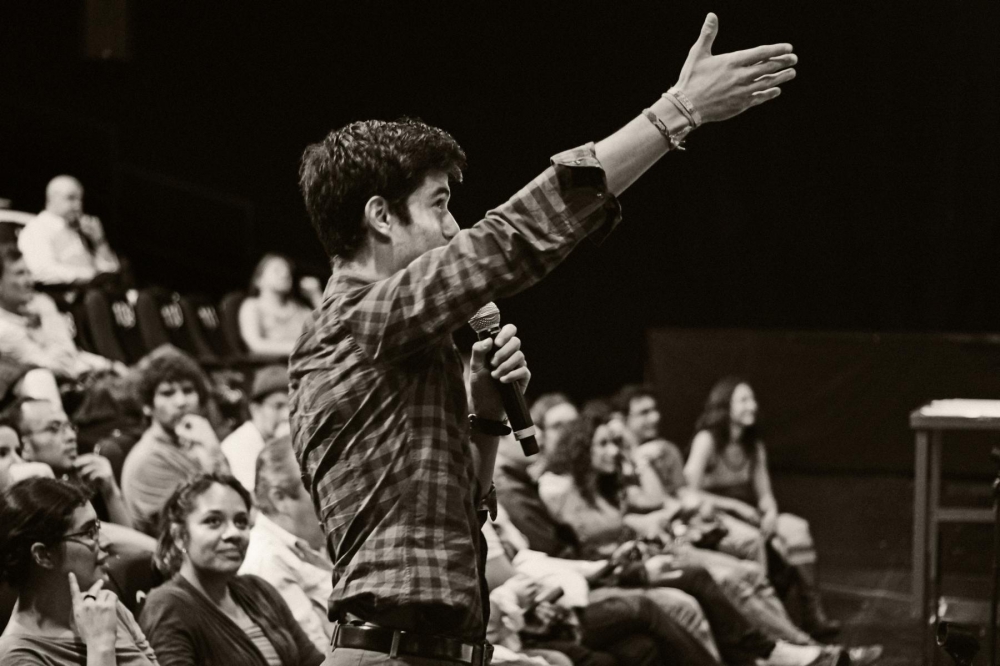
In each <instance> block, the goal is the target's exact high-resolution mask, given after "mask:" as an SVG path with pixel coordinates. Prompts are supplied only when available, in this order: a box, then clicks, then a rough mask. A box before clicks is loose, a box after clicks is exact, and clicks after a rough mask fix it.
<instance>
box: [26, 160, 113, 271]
mask: <svg viewBox="0 0 1000 666" xmlns="http://www.w3.org/2000/svg"><path fill="white" fill-rule="evenodd" d="M17 242H18V246H19V247H20V248H21V252H23V253H24V258H25V261H27V263H28V267H29V268H30V269H31V272H32V274H33V276H34V279H35V280H37V281H38V282H39V283H42V284H45V285H60V286H71V285H72V286H76V285H82V284H86V283H88V282H91V281H92V280H93V279H94V278H95V277H97V276H98V275H100V274H102V273H117V272H118V271H119V270H121V262H119V260H118V257H117V256H116V255H115V253H114V251H113V250H112V249H111V246H110V245H108V241H107V238H105V236H104V227H103V226H101V221H100V220H99V219H98V218H96V217H94V216H93V215H85V214H84V213H83V186H82V185H81V184H80V181H78V180H77V179H76V178H73V177H72V176H56V177H55V178H53V179H52V180H51V181H49V184H48V187H46V188H45V210H43V211H42V212H41V213H39V214H38V215H37V216H36V217H35V218H34V219H33V220H31V221H30V222H28V224H26V225H25V227H24V229H23V230H22V231H21V234H20V236H18V241H17Z"/></svg>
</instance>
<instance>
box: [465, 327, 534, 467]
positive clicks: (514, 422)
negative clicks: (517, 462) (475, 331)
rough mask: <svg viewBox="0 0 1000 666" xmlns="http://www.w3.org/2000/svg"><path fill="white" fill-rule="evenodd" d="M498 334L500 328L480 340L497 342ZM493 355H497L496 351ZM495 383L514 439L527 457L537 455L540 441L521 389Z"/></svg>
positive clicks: (480, 334)
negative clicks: (536, 435)
mask: <svg viewBox="0 0 1000 666" xmlns="http://www.w3.org/2000/svg"><path fill="white" fill-rule="evenodd" d="M498 333H500V328H499V327H497V328H492V329H490V330H489V331H483V332H482V333H479V339H480V340H483V339H485V338H487V337H489V338H490V339H491V340H493V341H494V342H495V341H496V336H497V334H498ZM493 354H494V355H495V354H496V351H494V352H493ZM492 362H493V359H492V357H491V358H490V360H489V363H490V364H491V365H492ZM493 381H495V382H496V384H497V389H498V390H499V391H500V399H501V400H502V401H503V409H504V411H505V412H506V413H507V420H508V421H510V427H511V430H513V431H514V438H515V439H517V441H518V442H520V444H521V450H522V451H523V452H524V455H525V456H533V455H535V454H536V453H538V440H537V439H535V424H534V422H533V421H532V420H531V412H530V411H528V405H527V403H526V402H525V401H524V395H523V394H522V393H521V388H520V387H519V386H518V385H517V384H515V383H513V382H511V383H508V384H505V383H503V382H501V381H500V380H499V379H495V380H493Z"/></svg>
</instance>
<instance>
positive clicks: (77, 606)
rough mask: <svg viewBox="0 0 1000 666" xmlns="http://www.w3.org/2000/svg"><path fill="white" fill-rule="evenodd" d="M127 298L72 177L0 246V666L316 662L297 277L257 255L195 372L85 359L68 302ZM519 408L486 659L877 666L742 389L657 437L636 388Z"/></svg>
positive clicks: (151, 360) (496, 548)
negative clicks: (295, 411) (841, 612)
mask: <svg viewBox="0 0 1000 666" xmlns="http://www.w3.org/2000/svg"><path fill="white" fill-rule="evenodd" d="M136 292H137V290H136V285H135V283H134V280H133V278H132V277H131V275H130V271H129V265H128V261H127V260H126V259H125V258H123V257H120V256H119V255H118V254H117V253H116V252H115V250H114V249H113V248H111V247H110V245H109V244H108V242H107V239H106V238H105V236H104V232H103V228H102V226H101V223H100V220H99V219H97V218H96V217H93V216H90V215H86V214H84V212H83V187H82V185H81V184H80V182H79V181H77V180H76V179H75V178H72V177H69V176H59V177H57V178H54V179H53V180H52V181H51V182H50V183H49V185H48V188H47V190H46V208H45V210H44V211H42V212H41V213H39V214H38V215H37V216H35V217H34V218H32V219H31V220H30V221H28V222H27V223H26V224H25V225H24V227H23V229H21V230H20V232H19V234H17V239H16V243H8V244H5V245H2V246H0V392H2V396H0V406H2V415H0V424H2V425H0V492H2V499H0V553H2V554H3V555H2V557H0V624H2V625H3V626H4V627H5V629H4V631H3V635H2V637H0V661H2V662H3V663H4V664H7V663H11V664H36V663H45V664H77V663H89V664H94V663H118V664H155V663H160V664H207V663H215V664H219V663H234V664H260V665H268V664H284V665H286V666H287V665H291V664H319V663H321V662H322V661H323V659H324V655H325V654H327V652H328V651H329V645H330V640H331V631H332V627H333V624H332V622H331V620H330V618H329V617H328V616H327V611H326V608H327V599H328V597H329V595H330V593H331V591H332V581H331V572H332V570H333V564H332V562H331V559H330V553H331V552H336V550H335V548H333V547H331V544H328V543H327V540H326V536H325V534H324V532H323V529H322V528H321V523H320V520H319V517H318V516H317V513H316V508H315V504H314V502H313V498H311V497H310V496H309V493H308V492H307V491H306V489H305V487H304V486H303V482H302V478H301V472H300V469H299V465H298V463H297V461H296V457H295V453H294V451H293V448H292V444H291V438H290V427H289V409H288V393H289V377H288V372H287V363H286V357H287V356H288V354H289V353H290V352H291V350H292V347H293V346H294V344H295V342H296V340H297V338H298V336H299V334H300V332H301V330H302V327H303V324H304V323H305V322H306V320H307V318H308V317H310V313H311V310H312V308H313V307H316V306H317V305H318V304H319V303H320V302H321V300H322V298H323V294H322V288H321V282H320V280H319V279H318V278H316V277H309V276H306V277H305V278H304V279H299V280H298V281H296V278H295V275H294V268H293V266H292V264H291V262H290V261H289V260H288V259H286V258H284V257H282V256H280V255H276V254H268V255H266V256H264V257H263V258H262V259H261V260H260V262H259V264H258V266H257V268H256V269H255V270H254V272H253V274H252V275H251V277H250V280H249V285H248V288H247V290H246V292H245V293H244V294H242V295H241V297H240V298H239V302H238V304H237V305H236V307H235V308H234V311H235V317H234V320H235V322H236V328H237V332H238V335H239V338H240V340H241V342H242V344H243V345H244V348H243V350H242V352H243V353H242V354H240V355H238V356H237V357H234V358H228V359H225V358H216V359H214V360H213V362H211V363H206V362H205V359H204V358H199V357H198V355H197V354H195V353H192V350H191V349H187V350H185V349H182V348H180V347H178V346H176V345H172V344H165V345H159V346H156V347H154V348H151V349H143V350H142V351H143V353H142V354H141V356H138V357H137V358H132V359H129V358H112V357H109V356H105V355H102V354H101V353H98V352H97V351H94V350H95V349H99V348H101V347H99V346H98V345H95V344H93V342H94V341H93V339H91V340H85V339H84V336H82V335H81V330H80V329H81V328H82V326H81V325H80V322H81V319H80V317H81V316H85V315H80V310H79V309H78V306H79V305H80V304H81V303H84V302H88V303H89V304H90V305H93V303H94V302H95V299H96V300H97V301H99V300H100V299H101V298H104V299H106V300H107V301H108V302H111V303H124V304H125V305H124V307H129V306H130V305H134V304H135V302H136V300H137V296H136ZM160 314H162V315H163V317H164V318H166V319H170V317H174V316H176V312H174V311H172V310H171V309H170V304H169V303H168V304H167V305H165V306H163V307H162V308H160ZM168 323H169V322H168ZM91 332H93V327H92V328H91ZM119 342H121V341H119ZM85 346H87V347H90V348H89V349H85V348H83V347H85ZM531 414H532V418H533V419H534V422H535V424H536V425H537V427H538V432H539V437H538V439H539V443H540V445H541V454H540V455H538V456H536V457H534V458H525V457H524V455H523V454H522V453H521V451H520V448H519V446H518V444H517V442H516V441H515V440H514V439H513V438H512V437H506V438H503V439H502V440H501V444H500V451H499V454H498V458H497V463H496V470H495V475H494V481H495V485H496V493H497V499H498V503H497V512H496V515H495V516H493V520H492V521H487V522H486V524H485V525H484V526H483V532H484V538H485V539H486V542H487V543H488V544H489V548H488V560H487V564H486V579H487V583H488V586H489V590H490V595H489V597H490V607H491V614H490V622H489V628H488V638H489V640H490V642H491V643H492V644H493V645H494V646H495V652H494V656H493V661H494V662H496V663H518V664H537V665H539V666H544V665H546V664H551V665H553V666H566V665H570V664H576V665H578V666H590V665H595V666H596V665H600V666H615V665H620V666H633V665H635V664H641V665H644V666H658V665H668V664H695V665H697V664H706V665H708V664H730V665H743V664H757V663H768V664H799V665H803V666H804V665H806V664H846V663H855V664H865V663H871V662H872V661H874V660H876V659H877V658H878V656H879V654H880V652H881V650H880V648H878V647H877V646H876V647H863V648H850V649H848V648H845V647H843V646H839V645H836V644H831V643H830V641H831V640H832V638H833V637H834V636H836V634H837V632H838V630H839V624H838V623H837V622H836V621H835V620H833V619H831V618H829V617H828V616H827V615H826V613H825V612H824V609H823V604H822V600H821V598H820V594H819V588H818V585H817V580H818V578H817V560H818V558H817V553H816V548H815V544H814V543H813V540H812V537H811V534H810V529H809V524H808V522H807V521H806V520H804V519H803V518H801V517H798V516H794V515H791V514H788V513H784V512H782V511H781V510H780V508H779V504H778V501H777V499H776V497H775V495H774V492H773V490H772V486H771V479H770V473H769V468H768V461H767V452H766V446H765V443H764V441H763V439H762V433H761V430H760V428H759V427H758V405H757V402H756V399H755V396H754V393H753V389H752V386H751V385H750V383H749V382H748V381H746V380H745V379H741V378H737V377H727V378H724V379H722V380H720V381H719V382H718V383H717V384H716V386H715V387H714V388H713V389H712V391H711V393H710V394H709V396H707V399H706V402H705V409H704V412H703V414H702V415H701V416H700V418H699V419H698V421H697V423H696V424H693V425H694V427H693V429H692V432H691V438H690V440H689V441H687V442H683V443H681V445H678V444H675V443H673V442H670V441H667V440H665V439H664V438H663V437H662V436H661V434H660V432H659V421H660V414H659V411H658V408H657V401H656V393H655V391H654V390H652V389H651V388H649V387H644V386H639V385H631V386H626V387H623V388H622V389H621V390H620V391H619V392H618V393H617V394H616V395H614V396H612V397H610V398H607V399H596V400H591V401H589V402H587V403H586V404H584V405H577V404H574V402H573V401H572V400H571V399H570V398H569V397H567V396H566V395H564V394H558V393H552V394H546V395H543V396H539V397H538V398H537V399H536V400H535V401H534V403H533V405H532V408H531ZM92 658H93V659H97V661H93V660H91V659H92ZM100 659H104V660H103V661H100Z"/></svg>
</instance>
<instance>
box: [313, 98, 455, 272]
mask: <svg viewBox="0 0 1000 666" xmlns="http://www.w3.org/2000/svg"><path fill="white" fill-rule="evenodd" d="M464 168H465V153H464V152H463V151H462V148H461V147H460V146H459V145H458V143H457V142H456V141H455V139H454V138H452V136H451V135H450V134H448V133H447V132H445V131H444V130H442V129H438V128H437V127H432V126H430V125H427V124H425V123H423V122H421V121H420V120H415V119H411V118H401V119H399V120H397V121H395V122H387V121H382V120H366V121H361V122H354V123H351V124H349V125H346V126H344V127H341V128H340V129H338V130H334V131H333V132H330V134H329V135H327V137H326V138H325V139H323V141H321V142H320V143H314V144H312V145H310V146H308V147H306V150H305V153H303V155H302V163H301V165H300V166H299V188H300V189H301V190H302V197H303V199H304V200H305V205H306V211H307V212H308V213H309V219H310V221H311V222H312V225H313V228H315V230H316V234H317V235H318V236H319V240H320V242H321V243H322V244H323V248H324V249H325V250H326V252H327V254H328V255H330V257H345V258H348V257H351V256H352V255H353V254H354V253H355V252H356V251H357V250H358V248H360V247H361V245H362V243H363V242H364V239H365V235H366V231H365V225H364V210H365V205H366V204H367V203H368V200H369V199H370V198H371V197H373V196H376V195H380V196H382V197H385V199H386V200H387V201H388V203H389V209H390V210H391V211H392V212H393V213H394V214H395V215H397V216H398V217H399V218H400V219H401V220H403V222H404V223H405V222H409V221H410V216H409V211H408V210H407V207H406V199H407V197H409V196H410V195H411V194H413V192H414V191H415V190H416V189H417V188H418V187H419V186H420V184H421V183H422V182H423V181H424V178H425V177H426V175H427V174H428V173H429V172H431V171H443V172H445V173H447V174H448V175H449V176H450V177H451V178H452V179H453V180H455V181H457V182H461V181H462V169H464Z"/></svg>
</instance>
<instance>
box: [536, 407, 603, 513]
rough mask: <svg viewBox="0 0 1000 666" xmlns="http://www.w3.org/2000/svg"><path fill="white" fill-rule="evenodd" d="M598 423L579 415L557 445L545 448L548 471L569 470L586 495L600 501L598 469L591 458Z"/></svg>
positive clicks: (557, 472) (567, 471) (581, 491)
mask: <svg viewBox="0 0 1000 666" xmlns="http://www.w3.org/2000/svg"><path fill="white" fill-rule="evenodd" d="M598 425H599V424H597V423H595V422H593V421H590V420H587V419H580V420H578V421H575V422H574V423H572V424H571V425H570V426H569V427H568V428H566V432H564V433H563V436H562V437H560V438H559V441H558V442H557V443H556V445H555V446H554V447H552V448H550V449H546V451H545V471H546V472H552V473H553V474H568V475H569V476H570V477H571V478H572V479H573V484H574V485H575V486H576V488H577V490H579V491H580V494H581V495H583V497H584V499H586V500H587V501H588V502H590V503H591V504H593V503H594V502H596V501H597V490H598V487H597V470H595V469H594V465H593V462H592V458H591V447H592V444H593V441H594V432H595V431H596V430H597V426H598Z"/></svg>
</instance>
